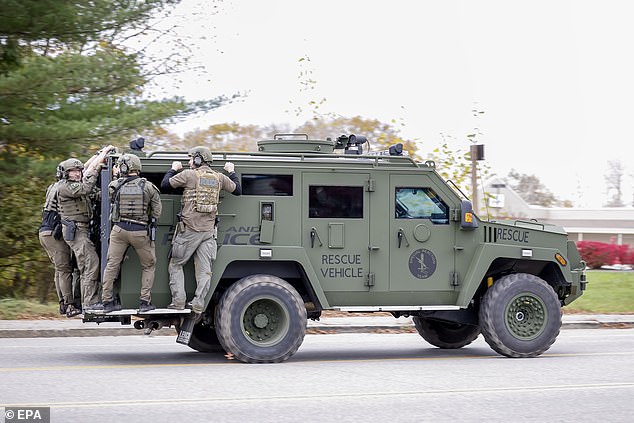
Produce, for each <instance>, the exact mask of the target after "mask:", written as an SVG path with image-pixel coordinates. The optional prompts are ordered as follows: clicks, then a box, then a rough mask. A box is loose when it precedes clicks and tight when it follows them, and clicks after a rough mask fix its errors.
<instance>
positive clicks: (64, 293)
mask: <svg viewBox="0 0 634 423" xmlns="http://www.w3.org/2000/svg"><path fill="white" fill-rule="evenodd" d="M59 184H60V181H58V182H55V183H53V184H51V185H49V186H48V188H47V189H46V202H45V203H44V210H43V211H42V225H41V226H40V231H39V235H38V236H39V239H40V244H41V245H42V247H44V250H46V254H47V255H48V258H49V259H50V260H51V262H52V263H53V265H54V266H55V289H56V291H57V296H58V299H59V301H60V313H62V314H64V313H66V310H67V307H68V306H69V305H70V304H73V303H74V301H73V267H72V256H71V250H70V247H69V246H68V245H67V244H66V243H65V242H64V240H63V239H62V238H61V233H60V234H59V235H57V234H55V230H56V229H57V228H58V227H59V225H60V224H61V223H60V217H59V206H58V202H57V188H58V186H59ZM78 302H79V299H78ZM76 305H77V306H79V304H76Z"/></svg>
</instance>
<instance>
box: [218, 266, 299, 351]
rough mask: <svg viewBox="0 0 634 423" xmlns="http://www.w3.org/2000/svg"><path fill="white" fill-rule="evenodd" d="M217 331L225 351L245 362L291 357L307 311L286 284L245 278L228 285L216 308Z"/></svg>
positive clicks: (265, 277)
mask: <svg viewBox="0 0 634 423" xmlns="http://www.w3.org/2000/svg"><path fill="white" fill-rule="evenodd" d="M215 322H216V331H217V334H218V339H219V341H220V343H221V344H222V346H223V347H224V348H225V350H226V351H227V352H231V353H232V354H233V355H234V357H235V358H237V359H238V360H241V361H244V362H247V363H278V362H281V361H284V360H287V359H288V358H289V357H291V356H292V355H293V354H295V352H296V351H297V349H298V348H299V346H300V345H301V344H302V341H303V340H304V335H305V334H306V308H305V307H304V302H303V300H302V298H301V296H300V295H299V293H298V292H297V291H296V290H295V288H293V287H292V286H291V285H290V284H289V283H288V282H286V281H284V280H283V279H280V278H278V277H276V276H271V275H251V276H247V277H245V278H243V279H241V280H239V281H238V282H236V283H235V284H233V285H231V286H230V287H229V289H227V291H226V292H225V293H224V295H223V296H222V298H221V299H220V303H219V304H218V306H217V307H216V318H215Z"/></svg>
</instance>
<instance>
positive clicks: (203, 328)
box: [189, 323, 225, 353]
mask: <svg viewBox="0 0 634 423" xmlns="http://www.w3.org/2000/svg"><path fill="white" fill-rule="evenodd" d="M189 347H190V348H192V349H194V350H196V351H199V352H203V353H218V352H224V351H225V350H224V348H223V347H222V345H220V341H219V340H218V336H217V335H216V329H215V328H213V327H211V326H209V325H206V324H203V323H198V324H196V325H195V326H194V330H193V331H192V335H191V338H190V339H189Z"/></svg>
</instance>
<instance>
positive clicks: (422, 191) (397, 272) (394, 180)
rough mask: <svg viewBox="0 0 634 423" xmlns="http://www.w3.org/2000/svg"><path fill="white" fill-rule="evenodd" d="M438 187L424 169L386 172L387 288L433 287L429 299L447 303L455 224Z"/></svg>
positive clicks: (450, 290)
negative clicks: (388, 198)
mask: <svg viewBox="0 0 634 423" xmlns="http://www.w3.org/2000/svg"><path fill="white" fill-rule="evenodd" d="M443 189H444V188H443V187H440V186H437V185H436V184H434V183H433V181H432V179H431V178H430V177H429V176H427V175H420V174H418V175H391V176H390V196H391V210H390V213H391V216H390V235H389V236H390V291H417V292H421V291H434V292H437V293H438V295H435V296H434V299H431V300H430V301H431V302H432V303H440V304H441V303H445V304H448V303H449V302H451V299H452V298H453V297H452V296H453V293H452V291H453V287H452V285H451V283H452V277H453V272H454V254H455V252H454V245H455V239H454V237H455V230H454V227H453V226H454V225H453V224H452V222H451V221H450V203H448V202H447V201H446V200H445V199H443V195H442V194H441V193H442V190H443ZM441 291H446V294H442V293H441Z"/></svg>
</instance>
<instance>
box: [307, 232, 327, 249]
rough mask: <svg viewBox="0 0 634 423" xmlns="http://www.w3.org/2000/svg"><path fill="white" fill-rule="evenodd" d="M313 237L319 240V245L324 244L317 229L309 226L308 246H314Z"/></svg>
mask: <svg viewBox="0 0 634 423" xmlns="http://www.w3.org/2000/svg"><path fill="white" fill-rule="evenodd" d="M315 238H317V241H319V246H320V247H322V246H323V245H324V244H323V243H322V242H321V238H319V234H318V233H317V229H315V228H310V248H313V247H314V246H315Z"/></svg>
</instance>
